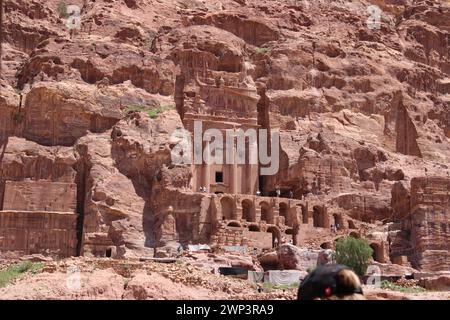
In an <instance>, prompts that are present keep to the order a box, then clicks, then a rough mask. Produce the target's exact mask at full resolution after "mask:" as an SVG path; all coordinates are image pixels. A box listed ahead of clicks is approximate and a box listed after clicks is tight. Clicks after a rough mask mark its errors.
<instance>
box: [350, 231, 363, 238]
mask: <svg viewBox="0 0 450 320" xmlns="http://www.w3.org/2000/svg"><path fill="white" fill-rule="evenodd" d="M349 236H350V237H353V238H355V239H359V238H361V236H360V235H359V233H357V232H350V234H349Z"/></svg>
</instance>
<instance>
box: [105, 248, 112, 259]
mask: <svg viewBox="0 0 450 320" xmlns="http://www.w3.org/2000/svg"><path fill="white" fill-rule="evenodd" d="M112 251H113V250H112V248H107V249H106V251H105V257H106V258H111V257H112Z"/></svg>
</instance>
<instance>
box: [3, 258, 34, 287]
mask: <svg viewBox="0 0 450 320" xmlns="http://www.w3.org/2000/svg"><path fill="white" fill-rule="evenodd" d="M42 267H43V265H42V263H33V262H31V261H25V262H21V263H18V264H15V265H12V266H9V267H8V268H6V269H5V270H2V271H0V288H2V287H5V286H6V285H8V284H9V283H10V282H11V281H13V280H14V279H15V278H17V277H18V276H20V275H22V274H24V273H26V272H31V273H37V272H38V271H39V270H40V269H42Z"/></svg>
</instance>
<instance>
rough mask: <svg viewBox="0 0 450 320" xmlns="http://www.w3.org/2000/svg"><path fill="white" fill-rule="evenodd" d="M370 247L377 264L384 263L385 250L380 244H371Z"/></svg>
mask: <svg viewBox="0 0 450 320" xmlns="http://www.w3.org/2000/svg"><path fill="white" fill-rule="evenodd" d="M370 247H371V248H372V250H373V253H372V258H373V260H374V261H376V262H380V263H384V254H383V248H382V246H381V245H380V244H379V243H375V242H373V243H371V244H370Z"/></svg>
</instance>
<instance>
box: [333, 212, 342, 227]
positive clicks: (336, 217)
mask: <svg viewBox="0 0 450 320" xmlns="http://www.w3.org/2000/svg"><path fill="white" fill-rule="evenodd" d="M333 220H334V225H335V226H336V228H337V229H338V230H339V229H342V227H343V225H344V219H342V215H340V214H338V213H335V214H333Z"/></svg>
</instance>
